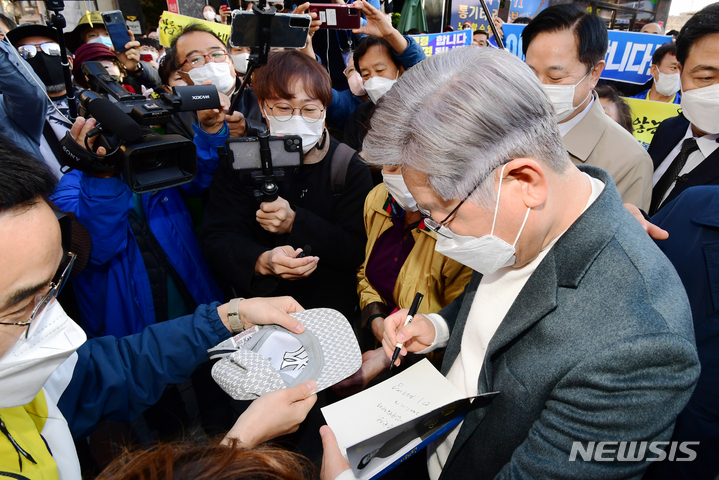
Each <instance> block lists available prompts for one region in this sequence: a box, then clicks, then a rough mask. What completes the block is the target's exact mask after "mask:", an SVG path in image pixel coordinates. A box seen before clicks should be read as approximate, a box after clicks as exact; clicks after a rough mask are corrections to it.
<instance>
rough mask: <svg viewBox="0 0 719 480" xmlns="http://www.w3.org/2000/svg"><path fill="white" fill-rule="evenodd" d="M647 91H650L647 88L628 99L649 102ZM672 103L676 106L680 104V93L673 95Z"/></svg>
mask: <svg viewBox="0 0 719 480" xmlns="http://www.w3.org/2000/svg"><path fill="white" fill-rule="evenodd" d="M649 90H651V88H648V89H646V90H644V91H643V92H640V93H637V94H636V95H632V96H631V97H629V98H636V99H639V100H649ZM672 103H674V104H676V105H679V104H680V103H682V95H681V93H679V92H677V93H675V94H674V101H673V102H672Z"/></svg>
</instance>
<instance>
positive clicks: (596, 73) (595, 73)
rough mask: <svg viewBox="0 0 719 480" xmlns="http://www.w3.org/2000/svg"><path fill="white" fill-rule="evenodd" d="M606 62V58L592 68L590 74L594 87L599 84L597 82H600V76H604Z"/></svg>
mask: <svg viewBox="0 0 719 480" xmlns="http://www.w3.org/2000/svg"><path fill="white" fill-rule="evenodd" d="M605 65H606V63H605V62H604V60H600V61H599V62H598V63H597V64H596V65H594V68H592V71H591V73H590V74H589V76H590V77H592V78H591V80H590V81H591V82H592V88H594V87H596V86H597V83H599V77H601V76H602V72H603V71H604V66H605Z"/></svg>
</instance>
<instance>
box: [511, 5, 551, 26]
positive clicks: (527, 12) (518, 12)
mask: <svg viewBox="0 0 719 480" xmlns="http://www.w3.org/2000/svg"><path fill="white" fill-rule="evenodd" d="M548 5H549V0H511V2H510V4H509V18H508V19H507V20H508V21H509V22H513V21H515V20H516V19H518V18H519V17H529V18H534V17H536V16H537V14H538V13H539V12H541V11H542V10H544V9H545V8H547V6H548Z"/></svg>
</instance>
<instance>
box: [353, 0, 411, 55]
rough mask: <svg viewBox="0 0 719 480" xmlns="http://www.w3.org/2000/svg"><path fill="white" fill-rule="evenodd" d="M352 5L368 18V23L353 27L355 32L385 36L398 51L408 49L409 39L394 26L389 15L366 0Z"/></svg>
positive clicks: (359, 0) (360, 0) (379, 36)
mask: <svg viewBox="0 0 719 480" xmlns="http://www.w3.org/2000/svg"><path fill="white" fill-rule="evenodd" d="M352 6H353V7H354V8H356V9H357V10H359V11H360V12H361V13H363V14H364V16H365V18H366V19H367V25H365V26H364V27H360V28H355V29H353V30H352V32H353V33H361V34H365V35H370V36H372V37H376V38H384V39H385V40H387V42H389V44H390V46H391V47H392V48H393V49H394V51H395V52H397V53H402V52H404V51H405V50H406V49H407V46H408V45H409V44H408V43H407V39H406V38H404V37H403V36H402V34H401V33H399V30H397V29H396V28H394V27H393V26H392V21H391V20H390V16H389V15H387V14H385V13H382V12H381V11H379V10H377V9H376V8H374V7H373V6H372V5H370V3H369V2H367V1H366V0H358V1H356V2H355V3H353V4H352Z"/></svg>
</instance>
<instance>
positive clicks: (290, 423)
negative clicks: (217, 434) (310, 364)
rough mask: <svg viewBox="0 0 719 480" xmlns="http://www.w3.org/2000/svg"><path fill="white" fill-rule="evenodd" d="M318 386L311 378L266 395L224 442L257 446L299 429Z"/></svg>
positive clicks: (251, 406)
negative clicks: (231, 441) (237, 442)
mask: <svg viewBox="0 0 719 480" xmlns="http://www.w3.org/2000/svg"><path fill="white" fill-rule="evenodd" d="M241 303H242V302H240V304H241ZM316 389H317V383H316V382H315V381H314V380H310V381H308V382H304V383H302V384H300V385H297V386H296V387H292V388H284V389H282V390H276V391H274V392H270V393H266V394H265V395H262V396H261V397H260V398H258V399H257V400H255V401H254V402H252V403H251V404H250V406H249V408H248V409H247V410H245V412H244V413H243V414H242V415H240V418H238V419H237V422H235V425H234V426H233V427H232V429H231V430H230V431H229V432H227V435H226V436H225V439H224V440H223V441H222V443H225V444H227V443H229V440H230V439H232V438H236V439H237V440H239V441H240V443H241V444H242V446H243V447H247V448H254V447H256V446H257V445H259V444H260V443H264V442H266V441H268V440H272V439H273V438H276V437H279V436H280V435H286V434H288V433H292V432H296V431H297V429H298V428H299V426H300V424H301V423H302V422H303V421H304V420H305V418H306V417H307V414H308V413H309V411H310V410H311V409H312V406H313V405H314V404H315V402H316V401H317V395H313V394H314V392H315V390H316Z"/></svg>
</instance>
